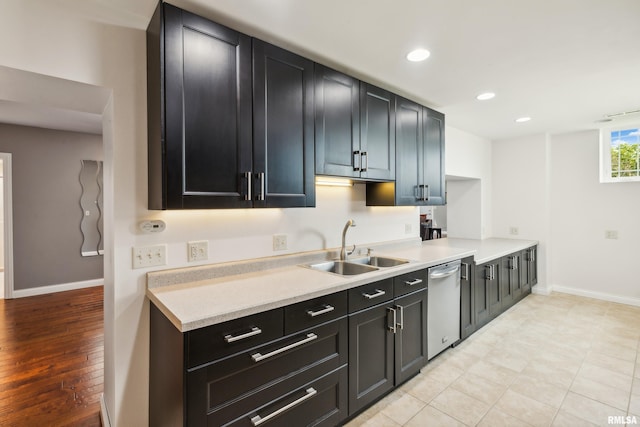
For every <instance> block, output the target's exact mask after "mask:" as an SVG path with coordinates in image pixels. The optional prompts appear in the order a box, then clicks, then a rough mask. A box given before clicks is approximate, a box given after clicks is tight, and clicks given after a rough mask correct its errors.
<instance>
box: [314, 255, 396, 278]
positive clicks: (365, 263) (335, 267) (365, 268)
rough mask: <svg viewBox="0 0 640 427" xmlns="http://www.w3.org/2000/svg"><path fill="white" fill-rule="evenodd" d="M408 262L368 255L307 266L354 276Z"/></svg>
mask: <svg viewBox="0 0 640 427" xmlns="http://www.w3.org/2000/svg"><path fill="white" fill-rule="evenodd" d="M408 262H409V261H408V260H406V259H400V258H388V257H379V256H366V257H362V258H353V259H350V260H348V261H324V262H319V263H314V264H306V265H305V267H308V268H311V269H312V270H319V271H326V272H327V273H334V274H340V275H342V276H353V275H356V274H363V273H369V272H371V271H376V270H379V269H380V268H387V267H395V266H398V265H402V264H407V263H408Z"/></svg>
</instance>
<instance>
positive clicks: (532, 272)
mask: <svg viewBox="0 0 640 427" xmlns="http://www.w3.org/2000/svg"><path fill="white" fill-rule="evenodd" d="M524 259H525V262H526V265H527V267H526V269H527V286H529V287H532V286H534V285H536V284H538V247H537V246H532V247H530V248H528V249H526V250H525V255H524Z"/></svg>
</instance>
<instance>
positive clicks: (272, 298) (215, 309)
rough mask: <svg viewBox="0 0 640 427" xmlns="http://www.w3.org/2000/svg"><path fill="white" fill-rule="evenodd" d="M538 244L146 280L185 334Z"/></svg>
mask: <svg viewBox="0 0 640 427" xmlns="http://www.w3.org/2000/svg"><path fill="white" fill-rule="evenodd" d="M536 243H537V242H535V241H523V240H510V239H487V240H466V239H436V240H431V241H426V242H419V241H418V242H415V241H411V242H405V243H404V244H399V245H395V246H393V245H391V246H387V247H385V246H384V245H383V246H381V248H380V249H378V248H376V249H375V250H374V253H373V255H376V256H388V257H393V258H402V259H406V260H409V261H410V262H409V263H407V264H402V265H399V266H396V267H389V268H380V269H379V270H377V271H373V272H369V273H364V274H358V275H355V276H341V275H337V274H333V273H327V272H324V271H317V270H312V269H310V268H306V267H303V266H302V264H306V263H308V262H314V261H321V260H323V259H327V258H329V259H330V258H331V257H333V256H335V252H329V251H319V252H316V253H309V254H293V255H287V256H283V257H272V258H263V259H258V260H247V261H237V262H230V263H221V264H213V265H210V266H199V267H189V268H183V269H175V270H164V271H156V272H151V273H148V274H147V297H148V298H149V299H150V300H151V302H152V303H153V304H154V305H155V306H156V307H158V309H160V311H161V312H162V313H163V314H164V315H165V316H166V317H167V318H168V319H169V320H170V321H171V322H172V323H173V324H174V326H175V327H176V328H178V330H180V331H182V332H187V331H190V330H193V329H198V328H202V327H206V326H209V325H213V324H217V323H221V322H225V321H227V320H233V319H237V318H240V317H243V316H248V315H251V314H255V313H259V312H262V311H266V310H271V309H274V308H279V307H284V306H286V305H289V304H294V303H297V302H300V301H304V300H308V299H312V298H316V297H319V296H323V295H328V294H331V293H334V292H339V291H342V290H345V289H350V288H353V287H356V286H359V285H363V284H366V283H371V282H375V281H378V280H382V279H386V278H389V277H394V276H398V275H400V274H404V273H410V272H412V271H416V270H420V269H423V268H428V267H432V266H434V265H438V264H442V263H446V262H449V261H453V260H456V259H460V258H464V257H467V256H471V255H476V258H478V257H480V261H478V260H477V261H476V263H482V262H484V261H485V260H488V259H494V258H498V257H500V256H503V255H506V254H509V253H511V252H514V251H517V250H520V249H525V248H527V247H530V246H532V245H535V244H536ZM364 247H367V246H366V245H365V246H364ZM319 257H321V258H319ZM355 257H356V256H354V258H355ZM487 257H490V258H487Z"/></svg>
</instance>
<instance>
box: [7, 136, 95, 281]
mask: <svg viewBox="0 0 640 427" xmlns="http://www.w3.org/2000/svg"><path fill="white" fill-rule="evenodd" d="M0 152H3V153H11V154H12V167H13V263H14V289H16V290H22V289H31V288H36V287H41V286H47V285H58V284H65V283H71V282H79V281H84V280H92V279H100V278H102V277H103V271H102V267H103V257H102V256H93V257H82V256H81V255H80V248H81V246H82V234H81V232H80V220H81V219H82V210H81V208H80V194H81V191H82V188H81V186H80V181H79V174H80V167H81V163H80V161H81V160H83V159H88V160H102V157H103V154H102V153H103V150H102V136H100V135H91V134H84V133H75V132H66V131H58V130H49V129H40V128H32V127H25V126H15V125H7V124H0Z"/></svg>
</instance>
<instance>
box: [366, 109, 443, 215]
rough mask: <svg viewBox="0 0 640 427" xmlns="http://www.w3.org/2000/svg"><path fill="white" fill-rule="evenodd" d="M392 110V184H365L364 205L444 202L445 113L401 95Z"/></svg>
mask: <svg viewBox="0 0 640 427" xmlns="http://www.w3.org/2000/svg"><path fill="white" fill-rule="evenodd" d="M395 111H396V114H395V116H396V117H395V119H396V127H395V135H396V138H395V143H396V173H395V176H396V179H395V185H393V184H389V183H375V182H373V183H367V205H370V206H376V205H381V206H423V205H424V206H426V205H444V204H445V201H446V200H445V182H444V149H445V147H444V115H443V114H441V113H439V112H437V111H434V110H432V109H430V108H427V107H423V106H421V105H419V104H417V103H415V102H412V101H409V100H407V99H404V98H400V97H396V108H395Z"/></svg>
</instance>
